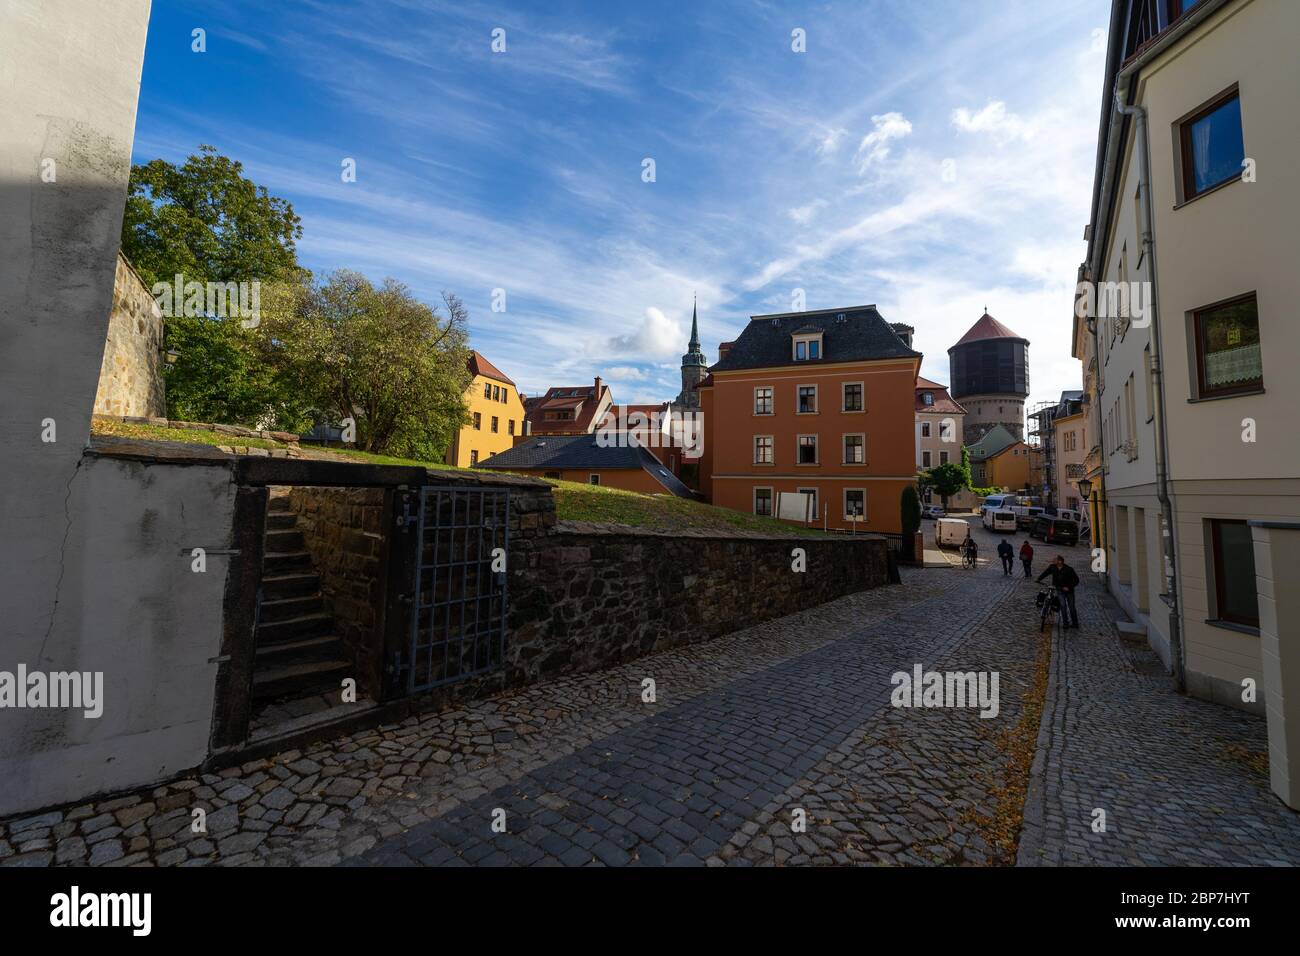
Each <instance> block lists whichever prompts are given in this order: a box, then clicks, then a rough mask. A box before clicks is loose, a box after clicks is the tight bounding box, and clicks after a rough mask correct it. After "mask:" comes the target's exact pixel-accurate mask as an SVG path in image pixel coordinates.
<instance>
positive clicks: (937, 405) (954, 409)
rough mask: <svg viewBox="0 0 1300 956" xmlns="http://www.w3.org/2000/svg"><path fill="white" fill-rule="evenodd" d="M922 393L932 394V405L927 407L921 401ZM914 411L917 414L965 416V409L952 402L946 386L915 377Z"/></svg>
mask: <svg viewBox="0 0 1300 956" xmlns="http://www.w3.org/2000/svg"><path fill="white" fill-rule="evenodd" d="M922 392H933V393H934V404H933V405H927V404H925V402H924V401H922V400H921V393H922ZM916 410H917V411H918V412H947V413H948V414H949V415H965V414H966V409H964V408H962V407H961V405H959V404H958V403H957V402H955V401H953V399H952V396H950V395H949V394H948V386H947V385H940V384H939V383H938V382H932V381H930V380H929V379H928V378H922V377H921V376H919V375H918V376H917V377H916Z"/></svg>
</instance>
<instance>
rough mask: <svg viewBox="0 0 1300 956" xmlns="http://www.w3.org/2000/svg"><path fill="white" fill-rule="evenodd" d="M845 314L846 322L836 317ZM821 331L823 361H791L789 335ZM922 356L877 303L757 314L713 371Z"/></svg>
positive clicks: (714, 366)
mask: <svg viewBox="0 0 1300 956" xmlns="http://www.w3.org/2000/svg"><path fill="white" fill-rule="evenodd" d="M841 314H843V315H844V317H845V321H843V322H840V321H839V320H838V319H837V318H836V317H837V316H838V315H841ZM810 330H811V331H816V332H821V333H822V357H821V358H820V359H811V360H807V361H803V362H796V361H795V360H794V359H793V358H792V357H791V352H792V350H791V348H790V336H791V335H792V334H793V333H795V332H796V331H797V332H807V331H810ZM920 354H921V353H920V352H914V351H913V350H912V349H910V348H908V347H907V345H906V344H905V343H904V342H903V340H902V339H901V338H899V337H898V333H897V332H895V331H894V330H893V329H892V328H890V327H889V323H888V322H886V321H885V320H884V318H883V317H882V316H881V314H880V313H879V312H877V311H876V307H875V306H874V305H861V306H856V307H853V308H845V309H822V310H820V311H817V312H788V313H785V314H782V315H755V316H753V317H752V318H751V319H750V320H749V325H747V326H746V327H745V331H743V332H741V333H740V337H739V338H737V339H736V344H735V345H733V346H732V347H731V349H730V351H728V352H727V354H726V355H725V356H723V357H722V358H721V359H720V360H719V361H718V362H717V364H715V365H713V366H712V369H711V370H712V371H715V372H725V371H728V370H731V369H743V368H773V367H776V366H782V365H829V364H834V363H837V362H864V361H868V360H871V359H889V358H914V357H920Z"/></svg>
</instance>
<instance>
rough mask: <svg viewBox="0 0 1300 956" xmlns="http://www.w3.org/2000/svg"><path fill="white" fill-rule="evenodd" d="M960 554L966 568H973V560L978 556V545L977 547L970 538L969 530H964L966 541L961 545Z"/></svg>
mask: <svg viewBox="0 0 1300 956" xmlns="http://www.w3.org/2000/svg"><path fill="white" fill-rule="evenodd" d="M961 554H962V558H963V559H964V561H965V564H966V567H968V568H973V567H975V559H976V557H978V556H979V545H977V544H976V543H975V539H974V538H972V537H971V536H970V529H969V528H968V529H967V530H966V540H965V541H963V542H962V543H961Z"/></svg>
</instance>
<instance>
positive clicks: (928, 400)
mask: <svg viewBox="0 0 1300 956" xmlns="http://www.w3.org/2000/svg"><path fill="white" fill-rule="evenodd" d="M921 404H922V405H933V404H934V392H922V393H921Z"/></svg>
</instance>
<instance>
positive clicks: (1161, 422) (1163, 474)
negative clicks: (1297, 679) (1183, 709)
mask: <svg viewBox="0 0 1300 956" xmlns="http://www.w3.org/2000/svg"><path fill="white" fill-rule="evenodd" d="M1120 83H1121V80H1119V79H1117V80H1116V86H1115V112H1116V114H1117V115H1120V116H1126V117H1132V118H1133V120H1134V126H1135V128H1136V131H1137V138H1136V141H1135V143H1134V148H1135V149H1136V150H1137V152H1138V196H1139V205H1140V206H1141V209H1142V255H1143V256H1144V257H1145V258H1146V260H1147V275H1148V277H1149V280H1150V282H1151V297H1150V304H1149V306H1148V307H1149V308H1150V310H1151V334H1150V336H1149V340H1150V343H1151V377H1152V379H1153V386H1154V387H1153V388H1152V392H1154V394H1155V405H1156V407H1155V409H1153V411H1154V417H1155V427H1156V447H1155V454H1156V496H1157V497H1158V498H1159V500H1160V520H1161V524H1162V527H1161V529H1160V533H1161V537H1162V538H1163V544H1164V552H1165V592H1166V597H1165V602H1166V603H1167V604H1168V606H1169V656H1170V657H1171V658H1172V660H1173V665H1174V681H1175V683H1176V684H1177V686H1178V690H1179V691H1180V692H1185V691H1186V690H1187V668H1186V662H1185V660H1184V655H1183V640H1182V621H1181V615H1182V612H1181V609H1180V608H1179V605H1178V572H1177V565H1176V558H1177V547H1176V545H1175V543H1174V506H1173V501H1172V500H1171V499H1170V497H1169V469H1168V461H1169V445H1168V441H1169V436H1168V431H1167V429H1166V422H1165V376H1164V362H1163V349H1162V348H1161V341H1162V337H1161V334H1160V307H1159V303H1160V287H1159V285H1158V280H1157V272H1156V242H1155V225H1154V219H1153V214H1152V212H1151V144H1150V142H1149V139H1148V135H1147V132H1148V131H1147V111H1146V109H1145V108H1143V107H1141V106H1126V105H1125V104H1124V94H1123V93H1122V92H1120Z"/></svg>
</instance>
